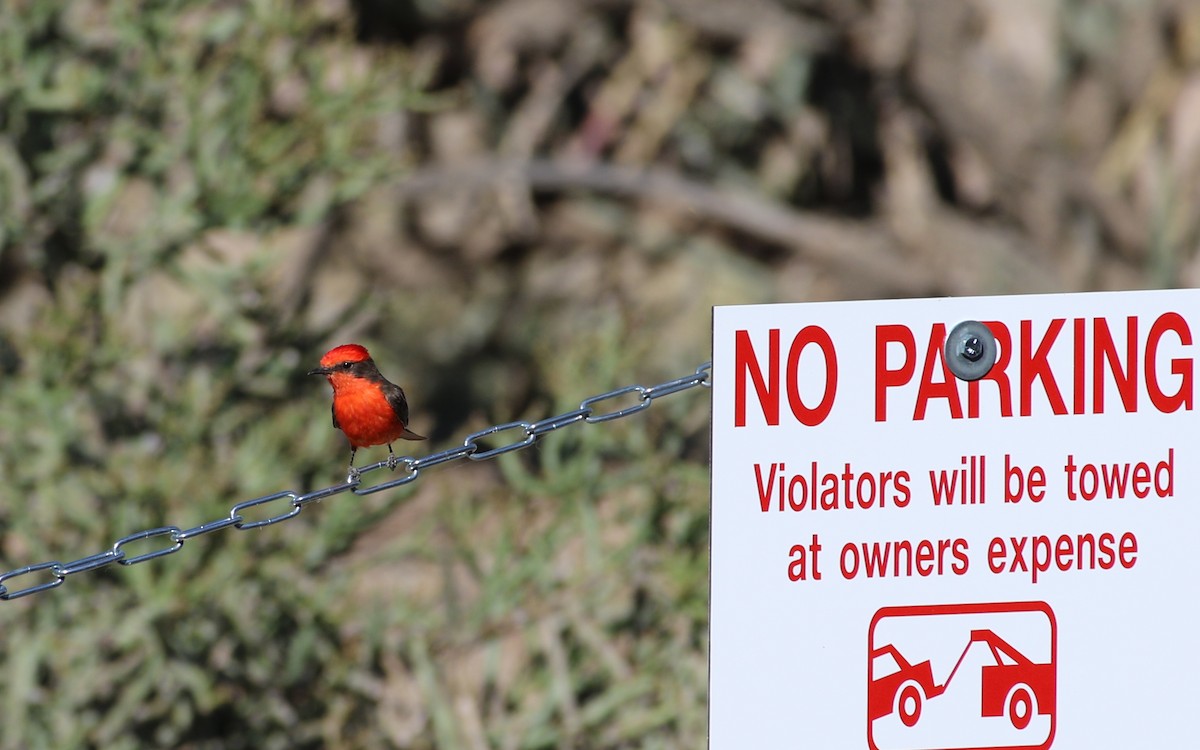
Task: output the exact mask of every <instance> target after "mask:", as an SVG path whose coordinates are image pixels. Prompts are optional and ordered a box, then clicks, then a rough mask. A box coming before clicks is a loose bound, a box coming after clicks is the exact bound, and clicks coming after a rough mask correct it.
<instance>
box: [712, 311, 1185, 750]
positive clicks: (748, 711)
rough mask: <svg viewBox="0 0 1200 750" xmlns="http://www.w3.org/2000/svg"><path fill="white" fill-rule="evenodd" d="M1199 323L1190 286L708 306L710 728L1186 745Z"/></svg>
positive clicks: (984, 744)
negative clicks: (970, 332) (968, 325)
mask: <svg viewBox="0 0 1200 750" xmlns="http://www.w3.org/2000/svg"><path fill="white" fill-rule="evenodd" d="M963 321H978V322H980V323H982V324H983V326H984V327H985V330H984V334H985V338H986V334H987V333H989V332H990V334H992V336H993V337H994V347H993V348H992V349H991V350H989V353H990V355H991V356H993V357H994V363H993V364H992V365H991V367H990V368H988V367H987V366H986V365H987V364H988V363H987V362H985V363H984V366H983V367H979V366H978V365H977V361H978V356H979V353H978V351H976V348H975V344H976V343H977V342H975V341H972V343H971V344H970V345H967V346H966V347H965V353H964V347H963V346H961V345H960V346H958V347H957V348H956V347H955V346H954V345H952V346H950V347H948V348H947V347H946V340H947V336H948V332H950V331H952V330H956V329H955V326H956V325H957V324H959V323H962V322H963ZM974 330H976V331H978V330H979V329H978V328H976V329H974ZM956 335H957V334H956ZM1198 335H1200V292H1198V291H1193V290H1187V291H1167V292H1123V293H1096V294H1073V295H1046V296H1023V297H981V298H955V299H933V300H907V301H887V302H843V303H819V304H817V303H814V304H787V305H755V306H735V307H718V308H716V309H715V311H714V325H713V437H712V440H713V451H712V599H711V602H712V604H711V607H712V612H711V640H710V654H711V678H710V679H711V686H710V687H711V689H710V697H709V700H710V744H709V746H710V748H712V750H741V749H742V748H756V749H758V750H771V749H772V748H798V747H821V748H864V749H869V750H933V749H934V748H956V749H957V748H981V749H985V748H986V749H988V750H991V749H992V748H1029V749H1032V748H1039V749H1040V748H1050V747H1052V746H1053V747H1061V748H1084V747H1092V748H1100V747H1104V748H1128V747H1167V746H1179V745H1180V743H1183V744H1190V743H1192V742H1194V741H1195V740H1194V738H1195V735H1196V732H1197V730H1196V728H1195V721H1194V718H1193V716H1194V707H1195V706H1196V705H1197V704H1198V703H1200V679H1197V675H1200V626H1198V620H1197V617H1196V614H1197V613H1198V612H1200V605H1197V604H1196V603H1195V602H1194V594H1195V592H1196V590H1197V588H1198V584H1197V581H1198V580H1200V445H1198V442H1200V441H1198V440H1197V437H1198V430H1197V427H1198V426H1200V423H1198V421H1197V412H1196V408H1195V390H1196V384H1195V379H1196V375H1197V373H1196V372H1195V369H1196V351H1197V345H1198V344H1200V342H1197V341H1196V340H1195V338H1196V336H1198ZM952 343H953V342H952ZM947 349H949V351H948V350H947ZM956 357H966V358H972V357H974V358H975V360H974V361H975V362H976V365H975V370H976V373H975V375H973V376H972V377H975V376H978V374H979V373H980V372H982V373H983V374H982V377H980V378H979V379H977V380H973V381H967V380H961V379H959V378H958V377H956V376H955V375H954V374H953V372H952V370H951V365H952V364H956V363H955V362H954V359H955V358H956ZM958 364H963V363H958ZM967 364H970V363H967ZM956 369H957V368H956Z"/></svg>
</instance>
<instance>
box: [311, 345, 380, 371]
mask: <svg viewBox="0 0 1200 750" xmlns="http://www.w3.org/2000/svg"><path fill="white" fill-rule="evenodd" d="M370 358H371V353H370V352H368V351H367V347H365V346H359V345H358V344H342V345H341V346H335V347H333V348H332V349H330V350H329V351H327V352H325V356H324V357H321V367H333V366H334V365H340V364H341V363H343V362H365V361H366V360H368V359H370Z"/></svg>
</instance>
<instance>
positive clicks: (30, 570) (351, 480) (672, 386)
mask: <svg viewBox="0 0 1200 750" xmlns="http://www.w3.org/2000/svg"><path fill="white" fill-rule="evenodd" d="M711 385H712V362H705V363H704V364H702V365H700V366H699V367H697V368H696V371H695V372H693V373H691V374H690V375H685V376H683V377H681V378H676V379H674V380H668V381H667V382H665V383H659V384H658V385H654V386H650V387H644V386H640V385H630V386H625V387H624V388H617V389H616V390H612V391H609V392H607V393H601V394H600V395H598V396H592V397H591V398H588V399H584V400H583V402H582V403H580V404H579V408H578V409H572V410H571V411H568V412H564V413H562V414H557V415H555V416H553V417H547V418H546V419H541V420H538V421H537V422H523V421H522V422H507V423H505V424H498V425H493V426H492V427H489V428H487V429H486V430H480V431H478V432H472V433H471V434H470V435H468V436H467V437H466V439H465V440H463V444H462V445H461V446H457V447H454V448H448V449H446V450H443V451H438V452H437V453H430V454H428V455H425V456H421V457H419V458H415V457H413V456H398V457H395V458H389V459H388V460H386V461H380V462H379V463H374V464H370V465H368V466H364V467H362V468H360V469H355V470H353V471H352V472H351V474H350V476H348V477H347V478H346V481H345V482H342V483H340V484H335V485H332V486H330V487H324V488H322V489H319V490H313V491H312V492H307V493H305V494H299V493H297V492H295V491H292V490H284V491H282V492H275V493H272V494H270V495H264V496H262V497H256V498H254V499H253V500H246V501H243V502H240V503H237V504H235V505H233V506H231V507H230V509H229V515H228V516H226V517H225V518H218V519H217V520H215V521H209V522H207V523H202V524H200V525H199V526H193V527H192V528H190V529H180V528H179V527H178V526H159V527H157V528H153V529H145V530H143V531H137V532H134V533H132V534H129V535H128V536H123V537H121V538H120V539H118V540H117V541H116V542H115V543H114V544H113V546H112V548H111V549H108V550H105V551H103V552H98V553H96V554H93V555H88V556H86V557H81V558H79V559H78V560H72V561H71V562H68V563H62V562H59V561H57V560H51V561H48V562H43V563H37V564H35V565H26V566H25V567H23V568H16V569H15V570H10V571H8V572H6V573H3V574H0V600H3V601H8V600H10V599H20V598H21V597H25V596H29V595H30V594H37V593H39V592H42V591H47V590H49V589H54V588H58V587H59V586H61V585H62V584H63V581H65V580H66V579H67V578H68V577H69V576H73V575H75V574H77V573H85V572H87V571H90V570H97V569H99V568H103V567H107V566H109V565H112V564H114V563H119V564H121V565H136V564H137V563H141V562H146V561H147V560H153V559H156V558H159V557H166V556H167V555H173V554H175V553H176V552H178V551H179V550H181V549H183V543H184V542H186V541H188V540H189V539H193V538H195V537H198V536H203V535H205V534H211V533H213V532H216V531H223V530H224V529H227V528H229V527H230V526H232V527H233V528H235V529H239V530H241V531H248V530H250V529H258V528H262V527H264V526H270V525H272V524H276V523H279V522H281V521H287V520H290V519H292V518H295V517H296V516H298V515H300V511H301V510H302V509H303V508H304V506H305V505H308V504H309V503H314V502H316V501H318V500H324V499H325V498H327V497H332V496H334V495H340V494H342V493H343V492H352V493H354V494H355V495H370V494H373V493H376V492H382V491H383V490H389V489H392V488H394V487H399V486H401V485H404V484H408V483H410V482H414V481H416V479H417V477H418V476H420V473H421V470H422V469H428V468H431V467H434V466H437V465H438V464H444V463H450V462H452V461H461V460H463V459H468V460H471V461H484V460H487V459H489V458H495V457H496V456H499V455H502V454H505V453H509V452H511V451H515V450H520V449H522V448H528V447H529V446H531V445H533V444H534V443H536V442H537V441H538V439H539V438H540V437H542V436H543V435H546V434H549V433H551V432H554V431H555V430H560V429H562V428H563V427H567V426H569V425H573V424H575V423H576V422H587V423H589V424H596V423H599V422H608V421H611V420H614V419H620V418H622V417H627V416H629V415H630V414H634V413H636V412H639V411H642V410H643V409H646V408H649V406H650V404H651V403H653V402H654V400H655V399H657V398H662V397H663V396H669V395H671V394H672V393H679V392H680V391H685V390H688V389H690V388H695V387H697V386H702V387H704V388H708V387H709V386H711ZM633 393H636V394H637V403H635V404H633V405H631V406H625V407H622V408H614V409H613V410H612V411H604V412H598V411H597V409H595V408H594V407H595V406H596V405H598V404H604V403H605V402H608V401H610V400H611V401H614V402H615V403H614V404H607V405H606V408H607V407H608V406H617V405H619V404H620V403H627V402H628V401H629V398H628V396H629V394H633ZM623 396H624V397H626V398H625V399H623V400H619V401H618V399H621V397H623ZM500 433H510V434H508V435H505V437H506V439H507V440H508V442H505V443H502V444H500V445H497V446H495V447H491V448H487V447H485V446H483V445H482V444H481V443H480V442H479V441H480V439H482V438H487V437H491V436H493V435H498V434H500ZM384 468H387V469H392V470H395V469H396V468H400V469H402V470H403V472H404V473H403V474H402V475H401V476H399V477H396V478H395V479H390V480H388V481H385V482H380V483H379V484H374V485H371V486H369V487H363V486H362V481H363V480H362V477H363V476H364V475H366V474H370V473H371V472H374V471H378V470H380V469H384ZM259 506H266V510H269V511H270V512H273V513H274V515H271V516H268V517H266V518H262V519H259V520H256V521H252V520H247V518H246V516H245V515H243V512H244V511H248V510H250V509H252V508H258V507H259ZM160 537H161V539H160ZM147 539H155V540H158V541H159V542H160V543H161V546H160V547H159V548H158V549H155V550H152V551H150V552H144V553H141V554H138V555H134V556H133V557H127V556H126V554H125V549H124V548H125V546H126V545H128V544H132V543H134V542H140V541H144V540H147ZM37 573H45V574H49V576H50V577H51V578H50V580H48V581H47V580H44V579H38V578H31V579H29V580H28V581H27V582H26V583H25V584H24V587H23V588H16V589H13V588H12V587H11V586H9V585H6V583H7V582H8V581H13V580H15V579H18V578H25V577H26V576H34V574H37ZM34 581H38V582H34Z"/></svg>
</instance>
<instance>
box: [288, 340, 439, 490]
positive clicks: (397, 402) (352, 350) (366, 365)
mask: <svg viewBox="0 0 1200 750" xmlns="http://www.w3.org/2000/svg"><path fill="white" fill-rule="evenodd" d="M308 374H309V375H324V376H325V377H326V378H327V379H328V380H329V385H331V386H333V426H334V427H336V428H337V429H339V430H341V431H342V432H344V433H345V434H346V439H347V440H349V441H350V473H351V474H353V473H354V454H355V453H357V452H358V449H359V448H365V447H367V446H371V445H387V447H388V459H389V460H390V459H392V458H394V457H395V454H394V453H392V443H393V442H394V441H396V440H400V439H403V440H424V439H425V438H424V437H423V436H421V435H418V434H417V433H415V432H413V431H412V430H410V429H408V399H406V398H405V397H404V391H403V390H402V389H401V388H400V386H398V385H396V384H395V383H392V382H391V381H389V380H388V379H387V378H385V377H384V376H383V375H382V374H381V373H380V372H379V368H378V367H376V366H375V360H373V359H371V355H370V354H369V353H368V352H367V350H366V347H362V346H359V345H358V344H343V345H342V346H337V347H334V348H333V349H330V350H329V351H328V352H326V353H325V356H324V357H321V366H320V367H317V368H315V369H313V370H309V371H308Z"/></svg>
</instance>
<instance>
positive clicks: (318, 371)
mask: <svg viewBox="0 0 1200 750" xmlns="http://www.w3.org/2000/svg"><path fill="white" fill-rule="evenodd" d="M308 374H309V375H328V374H329V368H328V367H314V368H313V369H311V370H309V371H308Z"/></svg>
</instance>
